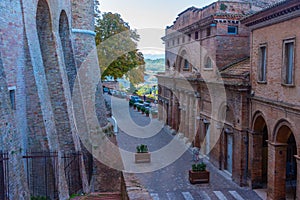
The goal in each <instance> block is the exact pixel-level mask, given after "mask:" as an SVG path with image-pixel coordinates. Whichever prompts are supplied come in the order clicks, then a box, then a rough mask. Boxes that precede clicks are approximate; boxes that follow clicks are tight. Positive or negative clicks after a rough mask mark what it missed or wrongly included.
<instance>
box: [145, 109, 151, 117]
mask: <svg viewBox="0 0 300 200" xmlns="http://www.w3.org/2000/svg"><path fill="white" fill-rule="evenodd" d="M149 113H150V111H149V110H148V109H146V110H145V114H146V117H149Z"/></svg>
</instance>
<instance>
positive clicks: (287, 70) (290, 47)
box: [282, 41, 294, 85]
mask: <svg viewBox="0 0 300 200" xmlns="http://www.w3.org/2000/svg"><path fill="white" fill-rule="evenodd" d="M283 54H284V56H283V59H284V60H283V69H282V72H283V80H284V83H285V84H289V85H291V84H293V83H294V80H293V79H294V78H293V77H294V41H286V42H284V52H283Z"/></svg>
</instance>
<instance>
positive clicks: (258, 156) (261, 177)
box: [250, 113, 268, 188]
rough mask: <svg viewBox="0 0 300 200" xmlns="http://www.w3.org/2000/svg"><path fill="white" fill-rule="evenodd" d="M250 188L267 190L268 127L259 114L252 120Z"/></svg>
mask: <svg viewBox="0 0 300 200" xmlns="http://www.w3.org/2000/svg"><path fill="white" fill-rule="evenodd" d="M250 137H251V140H252V141H251V142H252V145H251V148H252V149H250V152H252V159H251V160H252V165H251V182H252V188H267V183H268V127H267V124H266V121H265V119H264V117H263V116H262V114H261V113H259V114H257V115H256V117H255V118H254V123H253V133H252V134H251V136H250Z"/></svg>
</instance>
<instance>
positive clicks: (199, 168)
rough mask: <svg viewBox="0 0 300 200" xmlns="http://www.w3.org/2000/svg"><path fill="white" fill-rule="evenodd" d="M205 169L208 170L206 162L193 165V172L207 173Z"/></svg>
mask: <svg viewBox="0 0 300 200" xmlns="http://www.w3.org/2000/svg"><path fill="white" fill-rule="evenodd" d="M205 169H206V164H205V163H204V162H201V163H198V164H193V165H192V171H194V172H199V171H200V172H201V171H205Z"/></svg>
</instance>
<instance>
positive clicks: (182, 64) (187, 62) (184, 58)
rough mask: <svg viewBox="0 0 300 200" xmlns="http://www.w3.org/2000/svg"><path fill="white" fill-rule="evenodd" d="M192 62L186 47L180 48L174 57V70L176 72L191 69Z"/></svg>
mask: <svg viewBox="0 0 300 200" xmlns="http://www.w3.org/2000/svg"><path fill="white" fill-rule="evenodd" d="M192 68H193V67H192V62H191V57H190V54H189V53H188V50H187V49H186V48H182V49H181V50H180V51H179V54H178V55H177V57H176V70H177V71H178V72H182V71H189V72H190V71H192Z"/></svg>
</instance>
